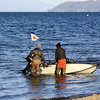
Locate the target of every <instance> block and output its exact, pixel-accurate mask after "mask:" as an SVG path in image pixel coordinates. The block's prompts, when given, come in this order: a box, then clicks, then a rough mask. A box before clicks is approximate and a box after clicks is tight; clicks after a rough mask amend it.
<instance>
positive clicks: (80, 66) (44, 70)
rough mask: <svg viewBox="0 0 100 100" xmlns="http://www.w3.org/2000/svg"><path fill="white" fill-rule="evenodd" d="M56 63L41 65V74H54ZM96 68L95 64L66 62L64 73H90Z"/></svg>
mask: <svg viewBox="0 0 100 100" xmlns="http://www.w3.org/2000/svg"><path fill="white" fill-rule="evenodd" d="M55 69H56V64H49V65H48V67H44V66H41V67H40V70H41V74H55ZM96 69H97V64H85V63H67V64H66V72H65V74H91V73H93V72H94V71H95V70H96Z"/></svg>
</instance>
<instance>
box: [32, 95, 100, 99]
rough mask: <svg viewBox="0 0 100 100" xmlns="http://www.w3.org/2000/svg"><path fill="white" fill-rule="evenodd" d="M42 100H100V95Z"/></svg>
mask: <svg viewBox="0 0 100 100" xmlns="http://www.w3.org/2000/svg"><path fill="white" fill-rule="evenodd" d="M32 100H33V99H32ZM41 100H100V94H92V95H87V96H79V97H78V96H76V97H58V98H50V99H41Z"/></svg>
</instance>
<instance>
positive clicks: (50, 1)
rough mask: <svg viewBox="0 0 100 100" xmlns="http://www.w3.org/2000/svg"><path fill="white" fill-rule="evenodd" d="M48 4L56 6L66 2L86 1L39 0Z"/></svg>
mask: <svg viewBox="0 0 100 100" xmlns="http://www.w3.org/2000/svg"><path fill="white" fill-rule="evenodd" d="M40 1H43V2H45V3H48V4H53V5H57V4H59V3H63V2H67V1H87V0H40Z"/></svg>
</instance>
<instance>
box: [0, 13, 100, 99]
mask: <svg viewBox="0 0 100 100" xmlns="http://www.w3.org/2000/svg"><path fill="white" fill-rule="evenodd" d="M87 14H88V15H89V16H87ZM31 32H33V33H34V34H35V35H37V36H38V37H39V39H38V40H37V41H34V42H32V43H31V37H30V33H31ZM58 42H61V44H62V48H64V49H65V50H66V56H67V57H68V58H69V59H70V60H71V59H74V61H76V60H77V59H78V58H79V57H81V58H80V59H78V62H83V63H85V62H88V63H99V62H100V13H99V12H98V13H42V12H41V13H40V12H38V13H0V100H30V99H49V98H68V97H70V98H71V97H77V96H85V95H90V94H93V93H94V94H95V93H100V69H99V68H98V69H97V70H96V71H95V72H94V73H93V74H89V75H87V74H86V75H82V74H81V75H66V76H55V75H51V76H48V75H41V76H39V77H29V76H25V75H23V73H21V70H22V69H24V68H25V67H26V65H27V62H26V60H25V59H24V57H26V56H27V55H28V54H29V53H30V51H31V50H32V49H34V48H35V47H36V44H37V43H41V45H42V48H41V49H42V50H43V52H44V55H45V60H54V59H55V57H54V56H55V49H56V44H57V43H58ZM29 47H31V49H30V48H29Z"/></svg>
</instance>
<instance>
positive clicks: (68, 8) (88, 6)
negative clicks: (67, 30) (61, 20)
mask: <svg viewBox="0 0 100 100" xmlns="http://www.w3.org/2000/svg"><path fill="white" fill-rule="evenodd" d="M48 12H100V0H88V1H80V2H79V1H77V2H74V1H73V2H65V3H61V4H59V5H58V6H56V7H55V8H53V9H50V10H48Z"/></svg>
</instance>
